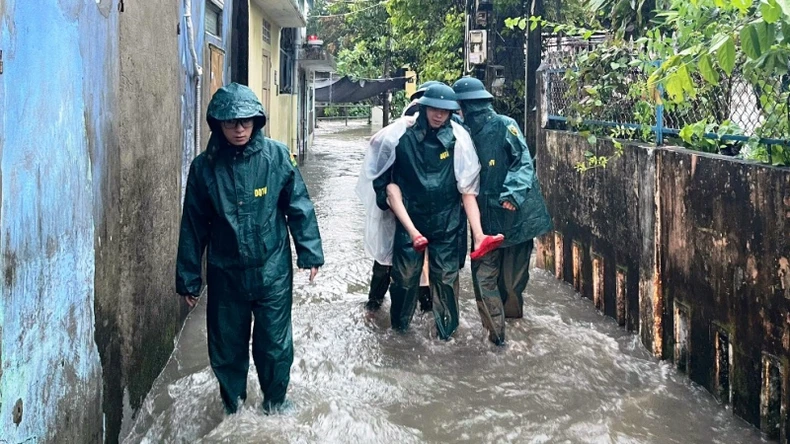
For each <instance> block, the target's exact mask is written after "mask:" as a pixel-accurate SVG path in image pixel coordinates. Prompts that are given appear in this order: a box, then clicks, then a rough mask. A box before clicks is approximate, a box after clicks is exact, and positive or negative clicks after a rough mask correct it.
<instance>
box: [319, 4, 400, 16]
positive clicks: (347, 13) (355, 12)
mask: <svg viewBox="0 0 790 444" xmlns="http://www.w3.org/2000/svg"><path fill="white" fill-rule="evenodd" d="M386 3H387V0H384V1H382V2H380V3H376V4H375V5H373V6H368V7H367V8H362V9H359V10H357V11H351V12H344V13H342V14H330V15H314V16H312V17H311V18H319V19H321V18H332V17H345V16H347V15H351V14H357V13H360V12H364V11H367V10H369V9H373V8H377V7H379V6H382V5H385V4H386Z"/></svg>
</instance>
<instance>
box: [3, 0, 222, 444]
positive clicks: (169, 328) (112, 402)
mask: <svg viewBox="0 0 790 444" xmlns="http://www.w3.org/2000/svg"><path fill="white" fill-rule="evenodd" d="M225 3H226V7H225V19H224V23H225V26H224V29H225V31H224V33H225V35H224V36H223V39H222V40H221V41H220V40H219V39H215V40H216V41H215V42H214V43H215V44H218V43H219V44H218V45H217V46H220V47H223V48H225V49H226V50H227V47H228V46H229V45H228V44H229V42H230V33H231V31H232V29H231V26H230V17H231V12H232V11H231V8H232V3H234V2H232V1H226V2H225ZM183 8H184V6H183V2H182V1H179V2H177V3H176V2H169V3H168V2H164V3H162V2H160V3H156V4H148V3H146V2H130V1H124V0H90V1H81V0H42V1H37V2H33V1H28V0H8V1H5V2H3V3H0V44H1V46H0V50H2V51H3V59H4V62H5V69H4V72H3V73H2V74H0V100H2V103H0V113H2V115H1V118H0V201H1V202H2V205H0V250H2V254H0V269H2V272H3V279H2V280H1V281H0V443H2V442H13V443H16V442H69V443H71V442H74V443H92V442H102V441H104V442H117V441H118V440H119V438H121V437H123V436H124V430H125V429H126V428H128V426H129V424H131V422H132V421H133V420H134V414H135V412H136V411H137V410H138V409H139V408H140V407H141V405H142V402H143V399H144V398H145V395H146V394H147V392H148V390H149V389H150V386H151V384H152V383H153V380H154V379H155V377H156V376H157V374H158V373H159V371H160V369H161V368H162V366H163V365H164V364H165V362H166V360H167V358H168V356H169V354H170V352H171V350H172V347H173V339H174V337H175V335H176V334H177V332H178V329H179V328H180V326H181V322H182V321H183V318H184V316H185V314H186V311H185V309H184V307H183V305H182V304H181V303H180V299H179V298H177V297H176V296H175V294H174V288H173V284H174V283H173V280H174V279H173V273H174V260H175V248H176V243H177V234H178V224H179V220H180V211H181V210H180V208H181V195H182V189H183V185H182V182H183V181H184V179H185V175H186V171H187V169H188V166H189V163H190V162H191V160H192V158H193V156H194V153H195V151H196V150H195V147H194V142H193V141H194V128H193V126H192V125H193V118H194V106H195V91H194V82H193V81H192V80H191V71H192V61H191V58H190V56H189V53H188V47H187V46H186V42H187V41H186V26H185V23H184V21H183V12H184V9H183ZM204 8H205V2H204V1H200V0H197V1H194V2H193V9H194V11H193V14H194V24H195V36H196V45H197V52H198V56H199V57H200V59H201V62H202V61H203V60H204V59H205V57H206V54H207V46H206V43H207V42H206V40H205V39H204V37H203V36H204V31H203V29H204V28H203V23H204V21H203V14H204ZM228 52H229V51H228ZM229 61H230V57H229V55H226V62H225V71H226V74H225V79H229V78H230V76H229V70H230V66H229ZM208 68H209V67H208V63H204V69H205V72H208ZM204 81H205V84H207V83H208V81H207V79H204ZM206 89H207V88H206ZM207 100H208V97H207V94H206V93H204V97H203V102H204V103H203V106H202V111H203V112H202V114H205V105H206V103H207ZM202 121H203V118H202V117H201V122H202ZM205 140H206V139H205V137H204V139H203V141H204V142H205ZM201 149H202V147H201Z"/></svg>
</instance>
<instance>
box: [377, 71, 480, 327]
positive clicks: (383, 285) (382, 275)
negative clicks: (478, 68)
mask: <svg viewBox="0 0 790 444" xmlns="http://www.w3.org/2000/svg"><path fill="white" fill-rule="evenodd" d="M440 83H441V82H438V81H436V80H429V81H427V82H425V83H423V84H421V85H420V86H419V87H418V88H417V91H415V92H414V94H412V95H411V97H409V100H411V103H410V104H409V105H408V106H407V107H406V109H404V110H403V114H402V115H401V117H404V116H413V115H414V114H417V112H418V111H419V110H420V105H419V103H417V101H418V100H419V99H420V97H422V96H423V94H425V91H426V90H427V89H428V87H429V86H431V85H438V84H440ZM462 216H463V214H462ZM463 227H464V228H463V230H464V231H463V233H464V235H463V241H460V239H459V242H462V244H463V247H462V251H466V223H464V224H463ZM464 257H466V256H465V255H464ZM461 261H462V265H461V268H463V258H462V259H461ZM391 274H392V266H391V265H384V264H381V263H379V262H378V261H375V260H374V261H373V272H372V273H371V277H370V290H369V291H368V300H367V302H365V309H366V310H368V311H372V312H375V311H378V309H379V308H381V304H382V303H383V302H384V296H386V294H387V291H388V290H389V286H390V275H391ZM419 296H420V298H419V300H420V311H422V312H423V313H425V312H428V311H431V310H432V309H433V301H432V300H431V292H430V290H429V288H428V286H420V293H419Z"/></svg>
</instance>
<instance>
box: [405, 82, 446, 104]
mask: <svg viewBox="0 0 790 444" xmlns="http://www.w3.org/2000/svg"><path fill="white" fill-rule="evenodd" d="M441 84H442V82H438V81H436V80H428V81H427V82H425V83H423V84H422V85H420V86H419V87H417V91H414V94H412V95H411V97H409V100H415V99H419V98H420V97H422V95H423V94H425V90H427V89H428V87H429V86H432V85H441Z"/></svg>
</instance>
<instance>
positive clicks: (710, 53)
mask: <svg viewBox="0 0 790 444" xmlns="http://www.w3.org/2000/svg"><path fill="white" fill-rule="evenodd" d="M607 1H608V0H607ZM597 4H598V3H595V5H597ZM634 4H636V3H632V6H633V5H634ZM660 8H661V9H660V10H656V11H653V12H652V13H650V14H649V19H650V24H649V25H645V24H644V23H641V24H639V25H634V26H632V27H630V28H628V27H623V26H622V23H624V22H625V21H628V20H633V19H634V14H633V12H634V10H633V9H631V10H630V12H629V11H626V12H623V11H618V10H612V11H611V12H610V14H609V16H608V18H609V19H610V20H611V22H612V23H619V25H617V26H614V27H613V29H608V30H606V31H608V32H609V33H610V35H611V37H610V38H609V39H608V40H607V41H606V42H605V43H604V44H603V45H601V46H599V47H597V48H596V49H594V50H592V51H590V53H588V54H584V55H583V56H582V57H580V58H579V60H577V65H578V69H575V70H573V71H572V72H569V73H568V75H567V78H568V79H569V80H570V82H571V83H572V85H573V87H575V88H578V89H576V91H579V94H580V95H579V97H578V102H577V105H576V111H577V114H576V116H577V117H579V118H589V117H588V116H591V115H593V116H594V115H595V113H596V112H598V111H600V110H599V109H597V108H606V107H610V106H612V102H611V101H610V98H611V97H618V98H623V97H630V99H631V100H632V102H631V105H638V104H648V105H649V106H650V108H652V109H655V107H656V106H658V105H663V106H664V107H665V109H666V112H667V113H669V115H670V116H673V117H674V118H675V119H676V121H684V122H688V123H687V124H686V125H685V126H684V127H683V128H682V129H681V131H680V134H679V139H680V142H681V143H683V144H685V145H686V146H688V147H690V148H694V149H700V150H704V151H711V152H722V153H729V152H730V151H731V148H732V146H733V145H734V143H733V142H732V141H727V140H726V139H727V138H725V139H722V138H721V136H743V137H746V136H748V137H750V140H749V141H748V142H747V143H740V145H743V148H746V150H745V152H746V157H749V158H755V159H759V160H762V161H766V162H771V163H773V164H776V165H790V148H789V147H788V145H787V141H785V143H784V144H772V145H761V144H760V139H761V138H773V139H777V138H778V139H787V138H788V135H790V122H789V120H790V119H789V118H788V116H789V114H788V111H789V110H788V103H790V73H789V72H788V68H789V66H788V64H789V63H790V0H662V4H661V5H660ZM626 9H627V8H626ZM592 23H593V26H600V25H601V23H602V22H600V21H599V22H592ZM509 24H510V25H511V26H513V27H516V28H521V29H525V28H526V27H527V26H537V25H538V24H542V25H544V26H549V27H553V29H554V31H555V32H561V33H565V34H569V35H576V36H580V37H581V38H589V36H591V35H592V33H593V30H594V29H591V27H587V28H585V27H579V26H577V25H575V24H568V23H551V22H549V21H547V20H545V19H544V18H542V17H522V18H516V19H511V20H510V21H509ZM634 36H637V37H638V38H636V39H634ZM612 54H616V56H615V57H613V58H612V57H609V58H607V55H612ZM634 70H637V71H638V72H639V73H640V74H641V77H639V79H638V81H634V80H633V78H634V75H633V72H634ZM573 82H576V83H575V84H573ZM736 88H740V91H739V92H737V91H735V89H736ZM744 89H745V91H744ZM605 94H610V97H606V96H605ZM735 94H741V95H747V96H748V95H751V96H753V97H755V99H754V100H756V103H755V104H754V105H746V104H740V105H739V106H740V107H741V109H738V110H734V109H730V108H729V107H730V104H729V103H730V101H729V98H730V97H733V96H734V95H735ZM632 109H638V107H632ZM739 112H743V113H756V114H758V117H759V118H758V121H759V124H758V126H757V127H756V129H754V130H750V131H749V132H748V133H746V132H745V131H744V130H743V129H741V128H739V127H738V125H736V124H734V123H733V122H732V121H730V120H729V119H730V116H733V115H737V114H738V113H739ZM691 116H698V117H697V120H694V121H689V118H690V117H691ZM637 122H638V121H637ZM639 123H641V122H639ZM711 133H713V134H717V135H718V137H714V138H711V136H710V135H711Z"/></svg>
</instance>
